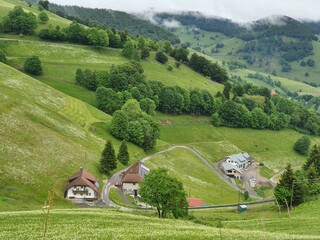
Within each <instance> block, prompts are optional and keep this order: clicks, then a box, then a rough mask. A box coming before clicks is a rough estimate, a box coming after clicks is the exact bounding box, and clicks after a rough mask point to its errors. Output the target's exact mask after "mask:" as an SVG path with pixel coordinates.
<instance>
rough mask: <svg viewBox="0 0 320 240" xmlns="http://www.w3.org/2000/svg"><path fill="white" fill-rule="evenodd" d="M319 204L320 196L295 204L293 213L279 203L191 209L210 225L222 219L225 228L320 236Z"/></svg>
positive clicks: (196, 215) (200, 219)
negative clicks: (245, 207)
mask: <svg viewBox="0 0 320 240" xmlns="http://www.w3.org/2000/svg"><path fill="white" fill-rule="evenodd" d="M319 207H320V201H319V200H317V201H311V202H307V203H304V204H302V205H300V206H298V207H296V208H294V209H293V210H292V211H291V212H290V216H289V215H288V213H287V211H281V212H279V210H278V208H277V206H275V205H266V206H249V207H248V211H247V212H245V213H241V214H238V213H237V212H236V211H235V209H212V210H207V211H196V210H195V211H191V212H190V213H191V214H192V215H193V216H194V217H195V218H196V219H197V220H198V221H200V222H202V223H204V224H207V225H212V226H216V224H217V222H218V221H219V220H221V224H222V226H223V231H226V230H227V229H238V230H240V229H243V230H244V229H251V230H252V231H263V232H272V233H287V234H295V235H305V236H304V237H305V239H319V238H320V230H319V227H318V226H319V223H320V222H319V221H320V219H319V213H320V212H319V209H320V208H319ZM265 239H269V238H268V237H266V238H265ZM292 239H295V238H292Z"/></svg>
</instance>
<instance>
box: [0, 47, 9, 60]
mask: <svg viewBox="0 0 320 240" xmlns="http://www.w3.org/2000/svg"><path fill="white" fill-rule="evenodd" d="M0 62H2V63H6V62H7V58H6V54H5V53H4V51H2V50H1V49H0Z"/></svg>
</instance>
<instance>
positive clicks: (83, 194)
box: [64, 168, 99, 200]
mask: <svg viewBox="0 0 320 240" xmlns="http://www.w3.org/2000/svg"><path fill="white" fill-rule="evenodd" d="M64 197H65V198H69V199H85V200H97V199H98V198H99V181H98V179H97V178H96V177H95V176H93V175H92V174H91V173H89V172H87V171H85V170H83V169H82V168H80V171H79V172H77V173H75V174H74V175H73V176H72V177H71V178H69V179H68V182H67V184H66V186H65V189H64Z"/></svg>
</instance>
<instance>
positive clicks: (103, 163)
mask: <svg viewBox="0 0 320 240" xmlns="http://www.w3.org/2000/svg"><path fill="white" fill-rule="evenodd" d="M116 168H117V159H116V154H115V151H114V148H113V145H112V142H111V141H110V140H108V142H107V143H106V145H105V147H104V149H103V151H102V154H101V160H100V171H101V172H103V173H106V174H109V173H110V171H111V170H114V169H116Z"/></svg>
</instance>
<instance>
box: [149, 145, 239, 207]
mask: <svg viewBox="0 0 320 240" xmlns="http://www.w3.org/2000/svg"><path fill="white" fill-rule="evenodd" d="M145 164H146V165H147V166H148V167H150V168H151V170H152V169H156V168H161V167H165V168H166V169H168V171H169V173H170V174H172V175H174V176H175V177H177V178H178V179H179V180H180V181H181V182H182V183H183V187H184V190H185V191H186V193H187V197H195V198H201V199H202V200H203V202H205V203H207V204H222V203H236V202H237V201H238V192H237V191H235V190H234V189H233V188H231V187H230V186H229V185H227V184H226V183H225V182H223V181H221V179H220V178H219V177H218V176H217V175H216V174H215V173H214V172H213V171H211V169H209V168H208V167H207V166H206V165H205V164H204V163H203V162H202V161H201V159H199V158H198V157H196V156H195V155H194V154H193V153H191V152H190V151H188V150H186V149H181V148H177V149H174V150H172V151H169V152H165V153H162V154H159V155H156V156H153V157H152V158H151V159H150V160H148V161H147V162H145Z"/></svg>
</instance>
